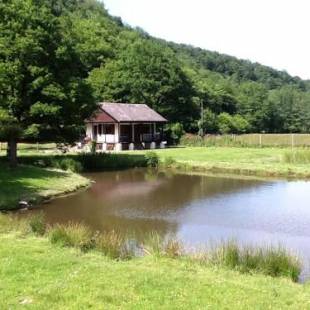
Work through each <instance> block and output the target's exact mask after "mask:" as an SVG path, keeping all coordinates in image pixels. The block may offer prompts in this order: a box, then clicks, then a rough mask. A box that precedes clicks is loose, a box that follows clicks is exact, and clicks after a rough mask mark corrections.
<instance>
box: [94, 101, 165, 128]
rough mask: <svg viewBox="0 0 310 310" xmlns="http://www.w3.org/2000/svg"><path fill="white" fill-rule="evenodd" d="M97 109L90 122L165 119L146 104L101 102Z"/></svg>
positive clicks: (159, 121)
mask: <svg viewBox="0 0 310 310" xmlns="http://www.w3.org/2000/svg"><path fill="white" fill-rule="evenodd" d="M99 107H100V109H99V111H98V112H97V113H96V114H95V116H94V117H93V118H91V119H90V122H111V121H113V120H114V121H115V122H119V123H124V122H129V123H132V122H154V123H155V122H156V123H165V122H167V120H166V119H165V118H164V117H162V116H161V115H160V114H158V113H157V112H156V111H154V110H153V109H151V108H150V107H149V106H147V105H146V104H131V103H112V102H102V103H100V104H99Z"/></svg>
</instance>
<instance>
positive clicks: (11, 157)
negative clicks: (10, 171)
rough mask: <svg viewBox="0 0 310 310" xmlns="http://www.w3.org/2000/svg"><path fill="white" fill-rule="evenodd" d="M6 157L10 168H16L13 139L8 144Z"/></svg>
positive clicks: (15, 144) (15, 145) (15, 148)
mask: <svg viewBox="0 0 310 310" xmlns="http://www.w3.org/2000/svg"><path fill="white" fill-rule="evenodd" d="M7 156H8V159H9V162H10V166H11V168H15V167H16V166H17V141H16V140H15V139H11V140H10V141H9V142H8V149H7Z"/></svg>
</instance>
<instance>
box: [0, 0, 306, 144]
mask: <svg viewBox="0 0 310 310" xmlns="http://www.w3.org/2000/svg"><path fill="white" fill-rule="evenodd" d="M32 12H36V13H33V14H32ZM0 15H1V16H2V17H3V18H2V19H1V21H0V27H1V28H0V47H1V48H0V122H1V118H2V123H3V124H4V123H5V120H6V122H8V120H9V121H10V123H11V122H12V121H14V122H15V123H16V124H19V125H20V124H22V125H23V126H22V133H19V134H21V136H22V137H33V138H38V137H39V136H41V135H42V133H44V132H45V137H42V139H44V138H45V139H48V137H51V136H55V132H58V133H62V132H63V131H64V128H67V130H68V128H71V129H70V130H71V131H74V130H75V131H76V133H77V132H79V130H80V129H79V128H80V127H79V126H78V122H79V119H80V120H81V119H83V117H86V116H87V115H89V113H90V111H91V110H93V107H94V103H95V102H96V101H102V100H105V101H117V102H134V103H146V104H149V105H150V106H152V107H153V108H155V109H156V110H158V111H159V112H160V113H162V114H163V115H164V116H165V117H167V118H168V119H169V120H170V122H171V123H172V126H174V127H175V128H180V126H179V125H176V126H175V125H173V124H175V123H180V124H182V126H183V128H184V129H185V130H186V131H190V132H198V131H200V133H201V134H202V133H203V132H206V133H216V132H220V133H243V132H309V131H310V91H309V90H310V83H309V81H303V80H301V79H299V78H297V77H292V76H290V75H289V74H288V73H286V72H281V71H277V70H274V69H272V68H269V67H266V66H263V65H260V64H257V63H251V62H250V61H246V60H239V59H237V58H235V57H231V56H227V55H223V54H219V53H216V52H210V51H206V50H202V49H199V48H194V47H191V46H187V45H179V44H175V43H172V42H166V41H164V40H159V39H155V38H152V37H151V36H149V35H148V34H147V33H145V32H143V31H142V30H140V29H132V28H130V27H129V26H127V25H124V24H123V22H122V21H121V19H120V18H116V17H112V16H110V15H109V14H108V12H107V10H106V9H105V8H104V4H103V3H102V2H99V1H96V0H70V1H65V0H53V1H49V0H8V1H6V2H5V4H4V3H2V4H0ZM35 33H37V35H34V34H35ZM202 35H203V34H202ZM28 37H29V38H31V39H29V40H28V39H27V38H28ZM27 40H28V41H27ZM29 50H31V52H29ZM64 102H65V103H64ZM74 109H75V110H76V111H80V112H81V113H80V114H74V112H73V111H74ZM202 110H203V113H202V112H201V111H202ZM201 114H203V117H202V115H201ZM69 115H71V117H69ZM76 115H78V116H79V118H78V117H77V116H76ZM68 118H69V119H68ZM51 120H52V121H53V123H54V124H58V123H61V127H59V128H58V131H57V128H54V127H55V126H52V127H53V131H51V132H49V133H48V130H47V129H48V128H50V127H51V126H50V124H49V122H50V121H51ZM58 125H59V126H60V124H58ZM81 125H82V122H81ZM56 127H57V126H56ZM40 128H41V129H42V128H43V129H44V130H40ZM71 131H70V137H73V135H72V132H71ZM0 134H1V130H0ZM2 134H5V133H2ZM6 134H7V133H6Z"/></svg>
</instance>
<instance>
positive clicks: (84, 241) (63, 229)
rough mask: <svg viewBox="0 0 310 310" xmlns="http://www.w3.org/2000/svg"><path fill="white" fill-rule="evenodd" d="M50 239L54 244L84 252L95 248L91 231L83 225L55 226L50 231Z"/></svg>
mask: <svg viewBox="0 0 310 310" xmlns="http://www.w3.org/2000/svg"><path fill="white" fill-rule="evenodd" d="M49 238H50V241H51V243H53V244H59V245H61V246H65V247H75V248H79V249H81V250H82V251H87V250H89V249H91V248H93V247H94V240H93V234H92V232H91V230H90V229H89V228H88V227H86V226H84V225H82V224H75V223H69V224H68V225H59V224H58V225H55V226H54V227H53V228H51V229H50V231H49Z"/></svg>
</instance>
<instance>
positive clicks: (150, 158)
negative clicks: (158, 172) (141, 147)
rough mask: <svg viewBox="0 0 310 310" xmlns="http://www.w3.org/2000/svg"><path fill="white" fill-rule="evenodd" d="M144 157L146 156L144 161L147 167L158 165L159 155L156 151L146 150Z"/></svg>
mask: <svg viewBox="0 0 310 310" xmlns="http://www.w3.org/2000/svg"><path fill="white" fill-rule="evenodd" d="M145 158H146V163H147V166H148V167H153V168H155V167H158V164H159V157H158V155H157V153H155V152H152V151H151V152H147V153H146V154H145Z"/></svg>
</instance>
